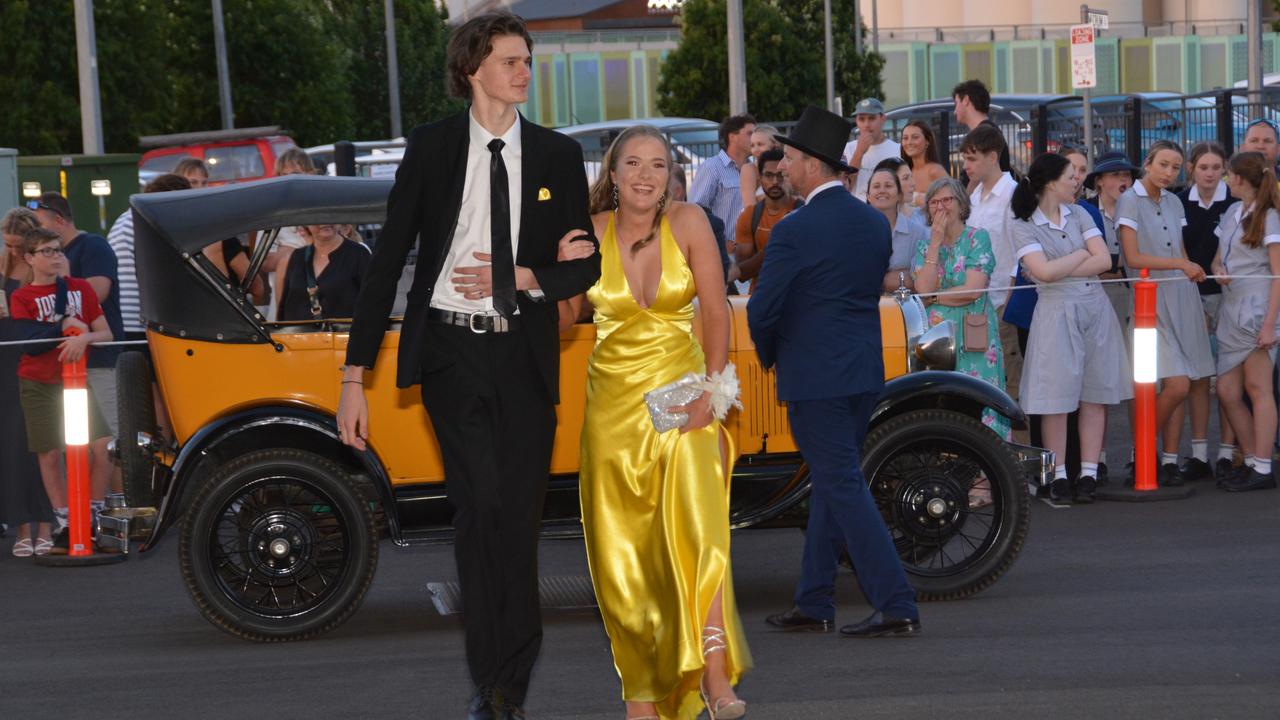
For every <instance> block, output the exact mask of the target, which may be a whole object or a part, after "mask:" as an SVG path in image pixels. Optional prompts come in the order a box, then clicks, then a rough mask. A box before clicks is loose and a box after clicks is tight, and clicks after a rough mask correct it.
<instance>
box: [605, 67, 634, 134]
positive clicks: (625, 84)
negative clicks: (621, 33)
mask: <svg viewBox="0 0 1280 720" xmlns="http://www.w3.org/2000/svg"><path fill="white" fill-rule="evenodd" d="M603 64H604V119H605V120H625V119H627V118H629V117H634V116H633V115H632V113H631V72H630V60H629V58H628V57H627V56H625V55H623V56H617V55H615V54H613V53H610V54H607V55H605V56H604V63H603Z"/></svg>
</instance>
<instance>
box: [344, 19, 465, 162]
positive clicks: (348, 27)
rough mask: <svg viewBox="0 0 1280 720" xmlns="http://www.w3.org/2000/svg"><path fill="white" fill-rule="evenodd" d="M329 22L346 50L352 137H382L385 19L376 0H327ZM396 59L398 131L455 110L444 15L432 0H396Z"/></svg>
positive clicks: (386, 124) (385, 124)
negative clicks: (447, 79) (446, 77)
mask: <svg viewBox="0 0 1280 720" xmlns="http://www.w3.org/2000/svg"><path fill="white" fill-rule="evenodd" d="M329 5H330V8H331V13H332V14H331V18H332V21H331V25H332V27H333V32H334V33H335V34H336V36H338V37H341V38H344V41H345V44H346V45H347V47H348V48H349V50H350V52H351V61H350V68H349V71H348V80H349V83H350V93H351V97H352V101H353V103H354V107H355V114H354V118H353V123H354V128H355V135H354V137H355V138H356V139H375V138H384V137H388V135H389V134H390V130H391V122H390V119H389V117H388V116H389V112H390V99H389V95H388V83H387V43H386V20H385V16H384V14H383V12H384V11H383V4H382V1H381V0H329ZM395 13H396V60H397V64H398V66H399V69H400V119H401V127H402V130H403V131H404V132H408V131H409V130H410V129H412V128H413V127H414V126H415V125H418V124H421V123H424V122H429V121H431V120H436V119H438V118H440V117H442V116H444V115H446V114H449V113H452V112H455V111H457V110H458V109H460V108H461V107H462V103H460V102H459V101H457V100H453V99H451V98H449V97H448V92H447V90H446V88H445V83H444V50H445V45H446V43H447V42H448V35H449V30H448V27H447V26H446V24H445V23H446V20H447V18H448V15H447V14H446V12H444V11H442V10H441V9H439V8H438V7H437V6H436V3H435V2H434V0H396V4H395Z"/></svg>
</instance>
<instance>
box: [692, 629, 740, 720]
mask: <svg viewBox="0 0 1280 720" xmlns="http://www.w3.org/2000/svg"><path fill="white" fill-rule="evenodd" d="M725 647H726V645H725V642H724V628H718V627H716V626H714V625H708V626H706V627H704V628H702V657H703V658H704V659H705V658H707V657H708V656H710V655H711V654H712V653H718V652H724V650H725ZM698 692H699V693H700V694H701V695H702V702H703V704H704V705H706V706H707V714H708V715H710V716H711V720H738V718H741V717H745V716H746V714H747V703H746V702H745V701H743V700H740V699H736V698H735V699H733V700H730V699H729V698H727V697H719V698H716V699H715V700H714V701H713V700H711V699H710V698H708V697H707V689H706V686H705V685H703V684H702V682H699V683H698Z"/></svg>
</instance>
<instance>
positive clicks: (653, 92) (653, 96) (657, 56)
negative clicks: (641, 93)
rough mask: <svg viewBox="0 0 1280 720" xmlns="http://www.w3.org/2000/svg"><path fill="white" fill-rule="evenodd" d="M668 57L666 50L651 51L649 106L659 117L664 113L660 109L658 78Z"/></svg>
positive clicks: (648, 82) (648, 83) (649, 60)
mask: <svg viewBox="0 0 1280 720" xmlns="http://www.w3.org/2000/svg"><path fill="white" fill-rule="evenodd" d="M666 59H667V53H666V51H663V52H660V53H649V59H648V64H649V75H648V77H647V78H645V79H646V81H647V82H646V84H647V85H648V86H649V107H650V108H651V109H652V112H653V116H654V117H657V116H659V115H661V114H662V113H661V112H660V111H659V110H658V78H659V77H660V73H661V72H662V63H663V61H664V60H666Z"/></svg>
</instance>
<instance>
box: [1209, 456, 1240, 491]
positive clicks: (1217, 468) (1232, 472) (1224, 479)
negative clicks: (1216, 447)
mask: <svg viewBox="0 0 1280 720" xmlns="http://www.w3.org/2000/svg"><path fill="white" fill-rule="evenodd" d="M1239 472H1240V471H1239V469H1237V468H1236V464H1235V463H1233V462H1231V461H1230V460H1228V459H1227V458H1218V462H1216V463H1214V464H1213V477H1214V479H1216V480H1217V481H1218V487H1226V486H1227V483H1229V482H1231V481H1232V480H1235V479H1236V475H1237V474H1238V473H1239Z"/></svg>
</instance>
